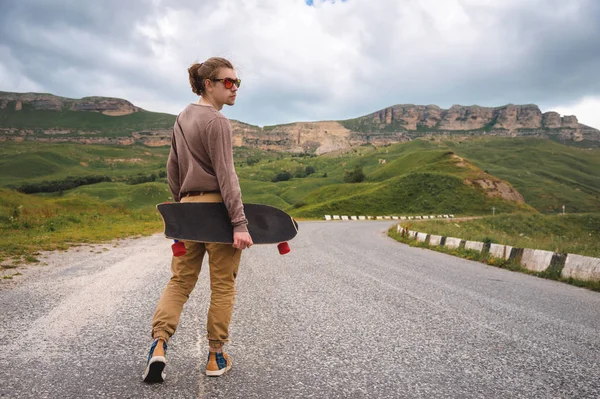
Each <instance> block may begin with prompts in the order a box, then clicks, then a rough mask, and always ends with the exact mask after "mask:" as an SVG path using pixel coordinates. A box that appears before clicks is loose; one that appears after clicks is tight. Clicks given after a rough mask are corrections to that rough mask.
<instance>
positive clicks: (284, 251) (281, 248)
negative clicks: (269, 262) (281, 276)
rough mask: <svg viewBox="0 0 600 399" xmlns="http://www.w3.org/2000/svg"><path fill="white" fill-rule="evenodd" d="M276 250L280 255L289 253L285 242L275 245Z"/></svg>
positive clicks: (288, 247)
mask: <svg viewBox="0 0 600 399" xmlns="http://www.w3.org/2000/svg"><path fill="white" fill-rule="evenodd" d="M277 249H278V250H279V254H280V255H285V254H287V253H288V252H290V245H289V244H288V243H287V242H280V243H279V244H277Z"/></svg>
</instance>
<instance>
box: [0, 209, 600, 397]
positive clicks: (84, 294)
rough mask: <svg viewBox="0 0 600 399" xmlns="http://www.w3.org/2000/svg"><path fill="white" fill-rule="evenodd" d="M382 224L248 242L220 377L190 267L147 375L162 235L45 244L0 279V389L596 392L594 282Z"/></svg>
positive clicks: (168, 393) (75, 392) (598, 316)
mask: <svg viewBox="0 0 600 399" xmlns="http://www.w3.org/2000/svg"><path fill="white" fill-rule="evenodd" d="M389 225H390V223H389V222H371V221H369V222H351V221H349V222H310V223H309V222H307V223H301V224H300V233H299V235H298V237H297V238H296V239H294V240H293V241H291V242H290V245H291V247H292V252H291V253H290V254H288V255H285V256H280V255H279V254H278V252H277V250H276V248H275V246H254V247H252V248H251V249H250V250H247V251H246V252H244V254H243V256H242V266H241V268H240V274H239V276H238V296H237V303H236V307H235V311H234V315H233V323H232V331H231V333H232V342H231V344H230V345H229V346H228V347H227V348H228V352H229V353H230V354H231V355H232V357H233V361H234V367H233V369H232V370H231V371H230V372H229V373H228V374H226V375H225V376H224V377H221V378H208V377H205V376H204V375H203V368H204V365H205V359H206V341H205V338H204V336H205V329H204V324H205V319H206V312H207V305H208V298H209V292H208V273H202V275H201V279H200V281H199V282H198V285H197V287H196V290H195V291H194V293H193V294H192V296H191V297H190V299H189V301H188V303H187V304H186V306H185V308H184V312H183V315H182V319H181V324H180V328H179V329H178V331H177V333H176V334H175V336H174V337H173V338H172V340H171V342H170V345H169V351H168V353H167V355H168V362H169V363H168V365H167V369H166V372H167V381H166V382H165V383H164V384H161V385H151V386H149V385H146V384H144V383H142V381H141V373H142V371H143V368H144V364H145V360H146V356H147V350H148V346H149V344H150V343H151V339H150V331H149V330H150V320H151V316H152V313H153V311H154V306H155V304H156V301H157V299H158V297H159V295H160V293H161V291H162V289H163V287H164V285H165V284H166V282H167V280H168V278H169V262H170V248H169V246H170V242H169V241H168V240H166V239H164V238H163V237H162V236H160V235H156V236H152V237H146V238H140V239H132V240H123V241H120V242H118V243H117V244H115V243H113V244H107V245H99V246H84V247H79V248H77V249H75V250H71V251H68V252H63V253H53V254H51V255H49V256H48V257H47V258H46V259H45V262H46V263H47V265H46V266H36V267H32V268H29V269H27V270H26V271H25V276H23V277H21V280H20V281H16V282H13V283H10V284H4V283H3V284H2V285H0V309H1V312H2V313H1V316H0V398H346V397H347V398H598V397H600V294H598V293H595V292H591V291H588V290H585V289H580V288H576V287H572V286H569V285H566V284H562V283H558V282H554V281H549V280H543V279H539V278H536V277H532V276H528V275H523V274H520V273H513V272H509V271H505V270H501V269H497V268H493V267H489V266H486V265H483V264H480V263H476V262H471V261H467V260H463V259H459V258H453V257H451V256H448V255H444V254H440V253H436V252H432V251H427V250H423V249H418V248H410V247H408V246H406V245H404V244H400V243H397V242H395V241H393V240H391V239H390V238H388V237H386V236H385V234H384V231H385V229H386V227H388V226H389ZM205 267H207V266H206V265H205Z"/></svg>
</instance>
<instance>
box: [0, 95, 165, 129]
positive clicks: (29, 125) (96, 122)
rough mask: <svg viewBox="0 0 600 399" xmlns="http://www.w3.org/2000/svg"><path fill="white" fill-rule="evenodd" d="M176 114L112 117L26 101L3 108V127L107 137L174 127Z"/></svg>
mask: <svg viewBox="0 0 600 399" xmlns="http://www.w3.org/2000/svg"><path fill="white" fill-rule="evenodd" d="M174 122H175V115H171V114H163V113H157V112H145V111H144V112H134V113H132V114H129V115H123V116H109V115H104V114H101V113H99V112H80V111H47V110H36V109H33V108H32V107H31V106H30V105H29V104H24V105H23V109H22V110H21V111H15V110H14V101H13V102H9V104H8V106H7V107H6V108H4V109H0V126H2V127H11V128H21V129H33V130H35V129H62V128H65V129H74V130H77V131H86V132H90V131H97V132H102V133H103V135H104V136H123V135H126V134H128V133H131V132H133V131H147V130H150V129H170V128H172V127H173V123H174Z"/></svg>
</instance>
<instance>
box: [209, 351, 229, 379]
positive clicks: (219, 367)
mask: <svg viewBox="0 0 600 399" xmlns="http://www.w3.org/2000/svg"><path fill="white" fill-rule="evenodd" d="M230 368H231V358H230V357H229V355H227V354H226V353H225V352H223V353H217V352H209V353H208V360H207V361H206V375H207V376H209V377H219V376H221V375H223V374H224V373H225V372H226V371H227V370H229V369H230Z"/></svg>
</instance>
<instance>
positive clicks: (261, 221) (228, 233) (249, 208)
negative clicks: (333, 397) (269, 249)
mask: <svg viewBox="0 0 600 399" xmlns="http://www.w3.org/2000/svg"><path fill="white" fill-rule="evenodd" d="M156 208H157V209H158V211H159V212H160V214H161V216H162V218H163V222H164V224H165V236H166V237H167V238H171V239H175V240H188V241H197V242H211V243H221V244H231V243H233V226H231V221H230V219H229V214H228V213H227V208H226V207H225V204H223V203H222V202H180V203H164V204H158V205H157V206H156ZM244 213H245V214H246V219H248V232H249V233H250V236H251V237H252V241H253V242H254V243H255V244H277V243H280V242H285V241H289V240H291V239H292V238H294V237H295V236H296V234H297V233H298V223H296V221H295V220H294V219H293V218H292V217H291V216H290V215H288V214H287V213H285V212H284V211H282V210H280V209H277V208H275V207H272V206H269V205H260V204H244Z"/></svg>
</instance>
